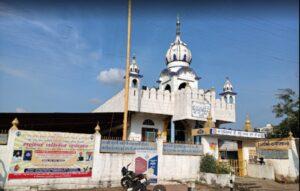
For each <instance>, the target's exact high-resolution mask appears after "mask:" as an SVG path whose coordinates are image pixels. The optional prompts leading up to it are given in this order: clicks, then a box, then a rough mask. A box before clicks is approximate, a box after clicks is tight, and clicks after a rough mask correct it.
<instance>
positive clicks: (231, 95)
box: [220, 77, 237, 104]
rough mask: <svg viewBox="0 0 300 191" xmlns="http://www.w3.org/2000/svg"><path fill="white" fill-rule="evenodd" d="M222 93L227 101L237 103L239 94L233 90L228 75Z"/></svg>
mask: <svg viewBox="0 0 300 191" xmlns="http://www.w3.org/2000/svg"><path fill="white" fill-rule="evenodd" d="M220 95H221V96H222V98H223V99H224V100H225V102H226V103H229V104H235V96H236V95H237V93H235V92H234V91H233V86H232V84H231V82H230V81H229V78H228V77H226V81H225V83H224V86H223V92H222V93H220Z"/></svg>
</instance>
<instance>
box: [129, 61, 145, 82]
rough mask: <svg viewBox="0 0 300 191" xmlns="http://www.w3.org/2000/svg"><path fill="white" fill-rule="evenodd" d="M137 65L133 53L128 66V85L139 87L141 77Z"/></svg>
mask: <svg viewBox="0 0 300 191" xmlns="http://www.w3.org/2000/svg"><path fill="white" fill-rule="evenodd" d="M142 77H143V76H142V75H140V70H139V67H138V65H137V63H136V57H135V55H134V56H133V57H132V60H131V64H130V67H129V87H131V88H140V83H141V78H142Z"/></svg>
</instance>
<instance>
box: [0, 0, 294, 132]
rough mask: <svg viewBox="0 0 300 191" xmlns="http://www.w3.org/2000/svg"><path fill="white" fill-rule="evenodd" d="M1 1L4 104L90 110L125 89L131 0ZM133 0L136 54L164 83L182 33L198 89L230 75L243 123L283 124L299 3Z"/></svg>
mask: <svg viewBox="0 0 300 191" xmlns="http://www.w3.org/2000/svg"><path fill="white" fill-rule="evenodd" d="M38 2H40V1H36V2H34V1H0V112H90V111H92V110H93V109H95V108H96V107H98V106H99V105H100V104H101V103H103V102H104V101H105V100H107V99H109V98H110V97H112V96H113V95H114V94H115V93H117V92H118V91H120V90H121V88H122V86H123V81H122V77H123V73H124V72H123V69H124V66H125V55H126V49H125V48H126V31H127V29H126V27H127V1H126V0H122V1H121V0H120V1H116V0H115V1H111V3H109V4H108V3H104V2H101V1H100V2H99V1H84V2H83V1H82V2H81V1H68V2H67V1H66V2H63V1H51V3H50V2H46V1H42V2H43V3H38ZM214 2H215V3H213V4H212V3H209V1H207V2H205V1H163V2H162V1H137V0H133V24H132V27H133V28H132V53H134V54H135V55H136V57H137V62H138V64H139V66H140V70H141V73H142V74H143V76H144V78H143V81H142V83H143V85H147V86H150V87H153V86H157V84H156V80H157V79H158V76H159V74H160V72H161V70H163V69H164V68H165V67H166V65H165V62H164V60H165V53H166V51H167V49H168V48H169V45H170V43H171V42H173V40H174V39H175V22H176V15H177V14H179V15H180V18H181V23H182V25H181V26H182V28H181V31H182V35H181V39H182V40H183V41H184V42H185V43H187V44H188V47H189V48H190V49H191V51H192V56H193V62H192V64H191V67H192V68H193V69H194V70H195V71H196V72H197V74H198V75H199V76H200V77H201V78H202V79H201V80H200V83H199V84H200V85H199V86H200V88H204V89H208V88H211V87H215V88H216V91H217V93H220V91H221V90H222V86H223V84H224V81H225V78H226V77H227V76H228V77H229V78H230V79H231V81H232V83H233V86H234V90H235V91H236V92H237V93H238V95H237V123H235V124H233V125H230V127H234V128H241V127H242V126H243V124H244V121H245V117H246V114H247V113H248V114H249V115H250V118H251V121H252V123H253V126H264V125H265V124H266V123H273V124H276V123H278V119H275V117H274V114H272V105H274V104H275V103H276V99H275V94H276V92H277V89H280V88H292V89H294V90H295V91H297V92H298V91H299V89H298V86H299V81H298V79H299V72H298V70H299V54H298V51H299V36H298V33H299V27H298V22H299V19H298V14H299V10H298V4H299V3H298V1H265V2H264V1H249V2H246V1H232V0H231V1H214Z"/></svg>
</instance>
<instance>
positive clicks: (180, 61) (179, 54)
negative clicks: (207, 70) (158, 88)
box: [166, 18, 192, 67]
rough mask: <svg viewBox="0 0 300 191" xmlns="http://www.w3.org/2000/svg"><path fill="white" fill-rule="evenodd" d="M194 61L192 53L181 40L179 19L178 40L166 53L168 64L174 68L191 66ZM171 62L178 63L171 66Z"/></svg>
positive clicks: (177, 26) (177, 24)
mask: <svg viewBox="0 0 300 191" xmlns="http://www.w3.org/2000/svg"><path fill="white" fill-rule="evenodd" d="M191 61H192V53H191V51H190V50H189V49H188V47H187V45H186V44H185V43H184V42H182V41H181V39H180V22H179V19H178V18H177V23H176V39H175V41H174V42H173V43H172V44H171V46H170V48H169V49H168V51H167V53H166V64H167V65H168V66H169V67H172V66H189V64H190V63H191ZM171 62H176V63H173V64H171Z"/></svg>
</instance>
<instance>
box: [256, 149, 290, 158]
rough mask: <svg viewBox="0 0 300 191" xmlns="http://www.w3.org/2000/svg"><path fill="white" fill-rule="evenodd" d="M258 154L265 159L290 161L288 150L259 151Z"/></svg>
mask: <svg viewBox="0 0 300 191" xmlns="http://www.w3.org/2000/svg"><path fill="white" fill-rule="evenodd" d="M257 154H258V156H259V157H263V158H264V159H289V152H288V150H257Z"/></svg>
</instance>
